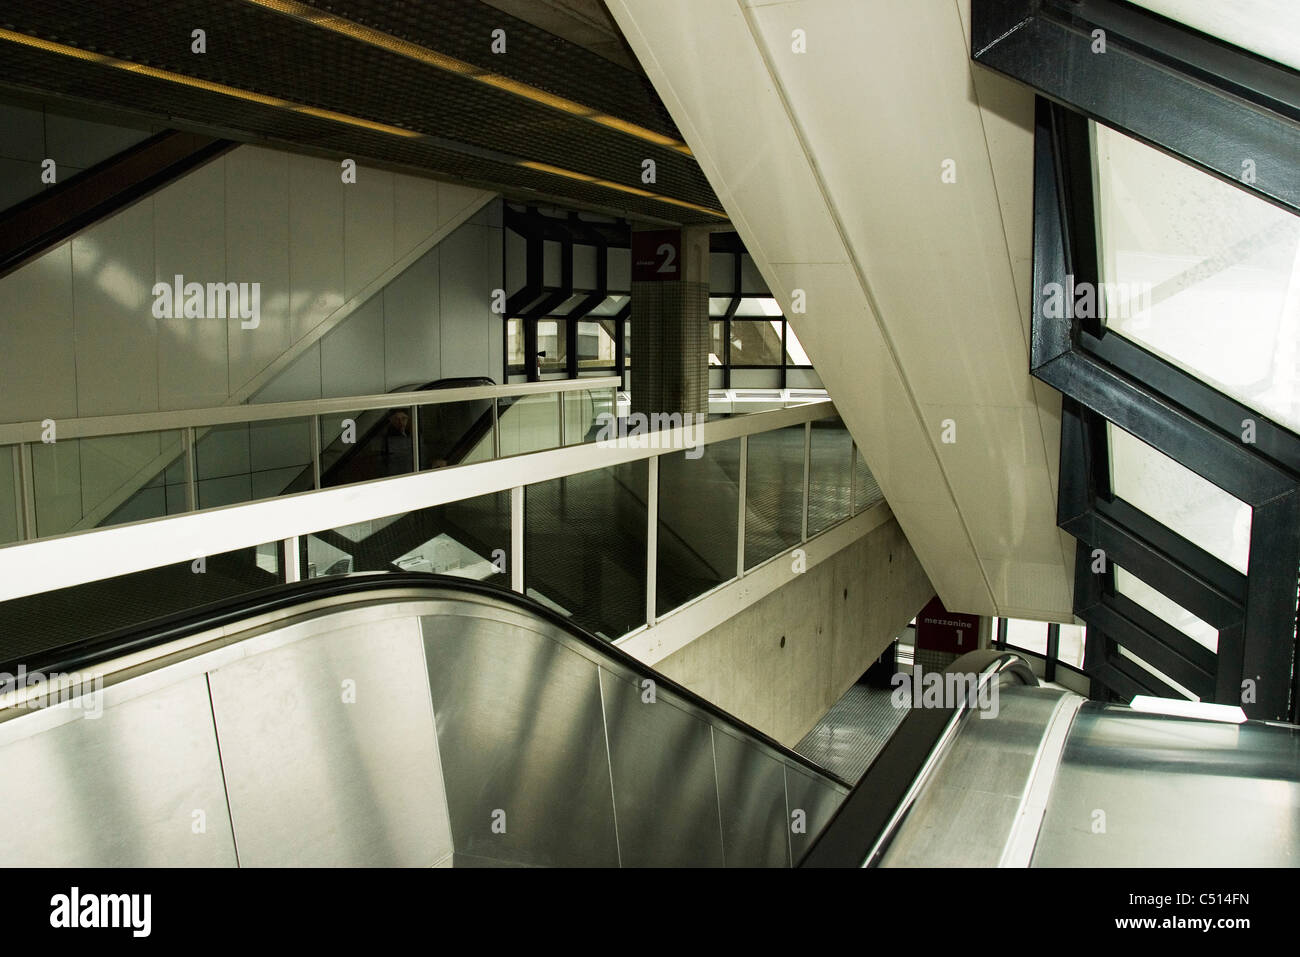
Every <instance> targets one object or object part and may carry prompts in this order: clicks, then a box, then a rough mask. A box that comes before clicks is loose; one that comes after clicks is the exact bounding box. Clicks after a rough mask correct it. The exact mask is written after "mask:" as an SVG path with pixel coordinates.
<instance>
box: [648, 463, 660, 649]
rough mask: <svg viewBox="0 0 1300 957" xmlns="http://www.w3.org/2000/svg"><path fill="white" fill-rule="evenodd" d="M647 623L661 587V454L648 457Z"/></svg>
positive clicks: (652, 618) (652, 617)
mask: <svg viewBox="0 0 1300 957" xmlns="http://www.w3.org/2000/svg"><path fill="white" fill-rule="evenodd" d="M646 466H647V470H646V481H647V484H646V503H645V504H646V509H645V520H646V529H645V623H646V625H649V626H653V625H654V623H655V610H656V608H655V598H656V597H657V594H658V589H659V581H658V579H659V456H657V455H652V456H651V457H650V458H648V459H646Z"/></svg>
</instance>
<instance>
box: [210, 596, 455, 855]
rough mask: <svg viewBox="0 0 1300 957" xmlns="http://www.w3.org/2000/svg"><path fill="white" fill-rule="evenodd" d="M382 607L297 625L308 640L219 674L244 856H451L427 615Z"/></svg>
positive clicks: (215, 698) (213, 677)
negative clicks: (336, 624)
mask: <svg viewBox="0 0 1300 957" xmlns="http://www.w3.org/2000/svg"><path fill="white" fill-rule="evenodd" d="M379 613H380V610H379V609H376V610H366V611H365V612H362V613H360V614H354V615H352V616H349V618H348V619H347V624H346V625H345V626H344V627H341V628H332V627H330V624H329V622H330V620H331V619H330V618H328V617H327V618H325V619H322V620H321V621H320V623H319V624H318V623H317V622H312V623H309V624H308V625H306V626H291V627H290V628H289V629H286V631H289V632H291V633H292V632H293V631H295V630H296V631H298V632H300V633H301V634H302V635H303V636H304V637H303V638H301V640H297V641H289V642H288V643H285V644H281V645H280V646H279V647H274V648H270V649H268V650H265V651H262V652H260V653H257V654H251V655H247V656H244V657H241V658H239V659H238V660H236V661H234V662H231V663H229V664H225V665H221V666H219V667H216V668H213V669H212V670H211V671H209V672H208V678H209V681H210V683H211V689H212V711H213V714H214V715H215V718H216V724H217V730H218V733H219V735H220V740H221V757H222V766H223V767H224V769H225V775H226V787H227V793H228V795H229V801H230V805H229V806H230V817H231V819H232V820H233V821H234V824H235V833H236V835H237V836H238V841H239V862H240V864H241V865H243V866H249V867H331V866H413V867H428V866H430V865H433V864H435V863H437V862H438V861H440V860H443V859H445V858H446V857H448V856H449V855H450V854H451V829H450V827H449V825H448V821H447V810H446V804H445V802H444V801H443V775H442V767H441V763H440V761H439V754H438V742H437V738H436V736H435V734H434V729H433V722H432V720H431V713H430V704H429V688H428V685H427V683H426V682H425V680H424V674H423V672H424V654H423V649H422V647H421V640H420V628H419V623H418V622H417V621H416V620H415V619H414V618H412V617H410V616H401V617H388V618H381V617H379ZM285 637H286V638H290V637H293V635H292V634H290V635H286V636H285Z"/></svg>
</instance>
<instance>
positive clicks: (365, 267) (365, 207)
mask: <svg viewBox="0 0 1300 957" xmlns="http://www.w3.org/2000/svg"><path fill="white" fill-rule="evenodd" d="M393 222H394V215H393V174H392V173H389V172H385V171H384V170H377V169H370V168H368V167H359V168H358V169H357V181H356V182H355V183H347V184H345V185H344V186H343V240H344V263H343V268H344V278H345V283H344V290H343V298H344V299H351V298H352V297H353V296H355V295H356V294H357V293H359V292H361V290H362V289H364V288H365V287H366V286H367V285H369V284H370V283H372V282H374V280H375V279H376V278H378V276H379V274H380V273H381V272H383V271H384V270H385V269H386V268H388V266H390V265H392V262H393V242H394V240H393Z"/></svg>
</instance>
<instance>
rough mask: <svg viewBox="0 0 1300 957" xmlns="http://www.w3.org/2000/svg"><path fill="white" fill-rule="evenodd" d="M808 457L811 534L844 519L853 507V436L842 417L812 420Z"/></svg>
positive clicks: (809, 522) (809, 532)
mask: <svg viewBox="0 0 1300 957" xmlns="http://www.w3.org/2000/svg"><path fill="white" fill-rule="evenodd" d="M808 461H809V473H808V534H809V535H816V534H817V533H818V532H824V531H825V530H826V529H828V528H830V527H831V526H832V525H837V524H839V523H840V522H842V521H844V520H845V519H846V518H848V517H849V512H850V511H851V506H852V503H851V501H850V497H851V495H852V483H853V437H852V436H851V435H849V430H848V429H847V428H845V426H844V420H843V419H841V418H840V417H839V416H835V417H834V418H831V419H821V420H819V421H817V422H814V423H812V437H811V439H810V446H809V450H808Z"/></svg>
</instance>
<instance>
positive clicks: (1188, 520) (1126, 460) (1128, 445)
mask: <svg viewBox="0 0 1300 957" xmlns="http://www.w3.org/2000/svg"><path fill="white" fill-rule="evenodd" d="M1106 434H1107V436H1108V437H1109V441H1110V471H1111V488H1112V489H1113V491H1114V492H1115V494H1116V495H1118V496H1119V497H1120V498H1122V499H1124V500H1125V501H1126V502H1128V503H1129V504H1130V505H1133V506H1134V507H1136V508H1140V509H1141V510H1142V511H1144V512H1146V513H1147V514H1148V515H1150V516H1151V517H1152V518H1154V519H1156V520H1157V521H1159V522H1162V523H1163V524H1165V525H1167V526H1169V528H1170V529H1172V530H1173V531H1175V532H1177V533H1178V534H1179V535H1181V536H1182V537H1183V538H1186V539H1187V540H1188V541H1190V542H1192V543H1193V544H1195V545H1198V546H1200V547H1201V548H1203V549H1205V550H1206V551H1207V552H1209V553H1210V554H1211V555H1214V556H1216V557H1217V558H1219V559H1221V560H1223V561H1225V562H1227V563H1228V564H1229V565H1231V566H1232V567H1233V568H1235V569H1237V570H1238V571H1240V572H1245V571H1246V565H1247V561H1248V559H1249V556H1250V523H1251V511H1250V506H1249V505H1247V504H1246V503H1245V502H1242V501H1240V500H1238V499H1236V498H1233V497H1232V496H1231V495H1229V494H1228V493H1227V492H1225V491H1223V490H1222V489H1221V488H1219V487H1217V486H1216V485H1213V484H1211V483H1210V482H1207V481H1206V480H1205V479H1203V478H1201V477H1200V476H1199V475H1197V474H1196V473H1195V472H1193V471H1191V470H1190V469H1188V468H1185V467H1184V466H1182V465H1180V464H1179V463H1177V462H1175V461H1174V460H1173V459H1171V458H1169V456H1167V455H1165V454H1163V453H1162V452H1160V451H1158V450H1156V449H1154V448H1152V447H1151V446H1149V445H1147V444H1146V443H1145V442H1143V441H1141V440H1140V439H1137V438H1134V437H1133V436H1132V435H1129V434H1128V433H1127V432H1125V431H1124V430H1123V429H1117V428H1115V427H1114V426H1113V425H1111V424H1110V423H1107V424H1106Z"/></svg>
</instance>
